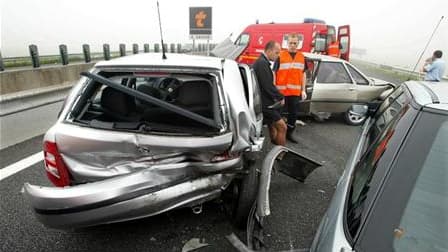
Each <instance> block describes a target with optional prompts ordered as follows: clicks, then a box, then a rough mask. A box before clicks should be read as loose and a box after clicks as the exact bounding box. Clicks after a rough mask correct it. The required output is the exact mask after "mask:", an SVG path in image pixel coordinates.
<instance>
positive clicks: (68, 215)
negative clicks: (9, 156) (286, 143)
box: [24, 158, 241, 229]
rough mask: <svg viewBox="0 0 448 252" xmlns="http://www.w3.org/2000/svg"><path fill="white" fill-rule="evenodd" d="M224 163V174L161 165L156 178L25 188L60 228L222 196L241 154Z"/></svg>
mask: <svg viewBox="0 0 448 252" xmlns="http://www.w3.org/2000/svg"><path fill="white" fill-rule="evenodd" d="M226 162H228V165H225V166H224V167H226V169H225V170H226V172H223V171H220V173H209V174H202V175H198V174H194V175H190V176H188V175H187V174H182V176H179V174H178V173H176V172H174V173H175V174H173V170H172V169H160V171H159V172H158V173H157V176H155V173H154V171H153V170H150V169H148V170H142V171H139V172H135V173H131V174H128V175H122V176H118V177H114V178H110V179H106V180H102V181H98V182H94V183H87V184H82V185H76V186H71V187H65V188H58V187H42V186H36V185H31V184H29V183H26V184H25V185H24V189H25V195H26V197H27V198H28V200H29V202H30V204H31V206H32V208H33V210H34V212H35V215H36V217H37V218H38V220H39V221H40V222H42V223H43V224H44V225H46V226H48V227H51V228H57V229H68V228H79V227H86V226H94V225H99V224H106V223H113V222H121V221H127V220H132V219H138V218H144V217H148V216H153V215H157V214H160V213H163V212H166V211H169V210H171V209H174V208H179V207H187V206H194V205H196V204H200V203H202V202H205V201H208V200H211V199H214V198H218V197H219V196H220V195H221V192H222V190H223V189H225V188H226V187H227V186H228V185H229V184H230V182H231V181H232V180H233V179H234V178H235V176H236V173H237V172H238V170H239V169H240V168H241V159H240V158H237V159H233V160H228V161H226ZM221 164H222V163H221ZM173 178H175V179H173ZM154 181H158V183H156V184H155V183H154Z"/></svg>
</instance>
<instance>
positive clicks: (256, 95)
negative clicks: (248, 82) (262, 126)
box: [251, 69, 263, 120]
mask: <svg viewBox="0 0 448 252" xmlns="http://www.w3.org/2000/svg"><path fill="white" fill-rule="evenodd" d="M251 74H252V88H253V91H254V112H255V116H256V118H257V120H261V119H262V118H263V114H262V110H261V94H260V89H259V87H258V82H257V77H256V76H255V72H254V70H253V69H251Z"/></svg>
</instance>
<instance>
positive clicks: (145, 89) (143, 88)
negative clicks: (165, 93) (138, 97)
mask: <svg viewBox="0 0 448 252" xmlns="http://www.w3.org/2000/svg"><path fill="white" fill-rule="evenodd" d="M137 91H140V92H142V93H144V94H147V95H150V96H152V97H155V98H158V99H160V98H161V97H162V94H161V93H160V90H158V89H157V88H155V87H151V86H148V85H145V84H142V85H139V86H138V87H137Z"/></svg>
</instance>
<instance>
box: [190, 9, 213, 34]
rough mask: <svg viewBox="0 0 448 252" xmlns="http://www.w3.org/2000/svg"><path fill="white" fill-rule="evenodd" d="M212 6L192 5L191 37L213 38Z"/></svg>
mask: <svg viewBox="0 0 448 252" xmlns="http://www.w3.org/2000/svg"><path fill="white" fill-rule="evenodd" d="M211 35H212V7H190V37H191V38H194V39H211Z"/></svg>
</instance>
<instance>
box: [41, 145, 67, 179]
mask: <svg viewBox="0 0 448 252" xmlns="http://www.w3.org/2000/svg"><path fill="white" fill-rule="evenodd" d="M44 162H45V171H46V172H47V177H48V179H49V180H50V181H51V183H53V184H54V185H55V186H58V187H64V186H68V185H70V177H69V173H68V170H67V166H65V164H64V161H63V160H62V156H61V154H60V153H59V151H58V147H57V145H56V143H53V142H50V141H45V142H44Z"/></svg>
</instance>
